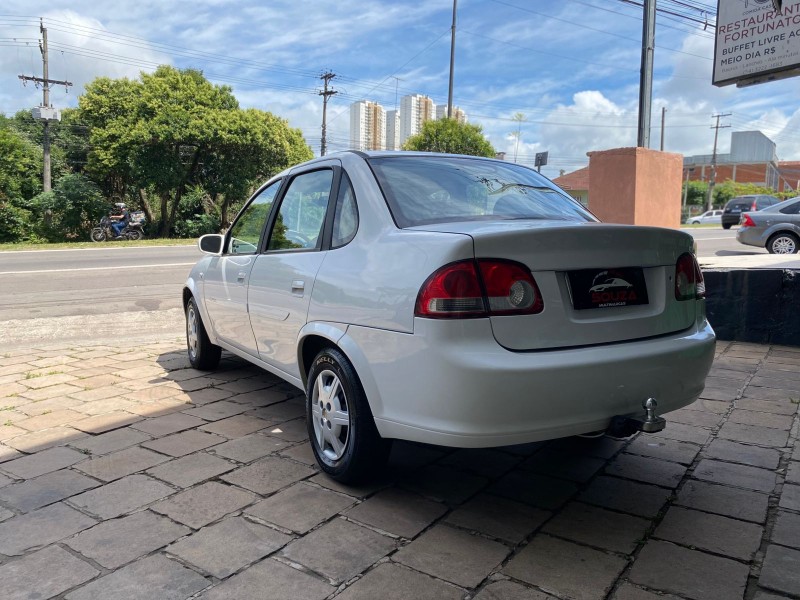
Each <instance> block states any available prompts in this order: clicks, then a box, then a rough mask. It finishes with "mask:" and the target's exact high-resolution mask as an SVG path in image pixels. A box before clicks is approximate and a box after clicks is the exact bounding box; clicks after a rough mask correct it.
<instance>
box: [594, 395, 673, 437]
mask: <svg viewBox="0 0 800 600" xmlns="http://www.w3.org/2000/svg"><path fill="white" fill-rule="evenodd" d="M657 406H658V402H656V399H655V398H648V399H647V400H645V401H644V402H642V408H644V412H645V415H644V418H641V417H624V416H616V417H614V418H612V419H611V424H610V425H609V427H608V434H609V435H611V436H613V437H629V436H631V435H633V434H634V433H636V432H637V431H643V432H645V433H656V432H657V431H661V430H662V429H664V427H665V426H666V425H667V421H666V419H664V417H659V416H656V407H657Z"/></svg>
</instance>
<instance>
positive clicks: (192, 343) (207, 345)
mask: <svg viewBox="0 0 800 600" xmlns="http://www.w3.org/2000/svg"><path fill="white" fill-rule="evenodd" d="M186 350H187V352H188V354H189V363H190V364H191V365H192V367H194V368H195V369H199V370H201V371H213V370H214V369H216V368H217V365H218V364H219V358H220V356H221V354H222V348H220V347H219V346H217V345H215V344H212V343H211V340H209V339H208V333H206V328H205V326H204V325H203V319H202V317H201V316H200V311H199V310H198V309H197V304H196V303H195V301H194V298H189V301H188V302H187V303H186Z"/></svg>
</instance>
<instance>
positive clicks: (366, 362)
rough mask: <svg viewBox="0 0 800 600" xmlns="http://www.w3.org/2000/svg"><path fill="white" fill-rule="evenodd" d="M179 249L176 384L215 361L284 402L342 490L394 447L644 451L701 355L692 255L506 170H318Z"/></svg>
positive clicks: (445, 161) (694, 382)
mask: <svg viewBox="0 0 800 600" xmlns="http://www.w3.org/2000/svg"><path fill="white" fill-rule="evenodd" d="M199 244H200V249H201V250H202V251H203V252H204V253H205V255H206V256H205V257H204V258H202V259H200V261H199V262H198V263H197V265H196V266H195V267H194V268H193V269H192V271H191V273H190V275H189V278H188V280H187V282H186V286H185V288H184V292H183V303H184V306H185V307H186V324H187V342H188V350H189V359H190V361H191V363H192V365H193V366H195V367H196V368H199V369H213V368H214V367H215V366H216V365H217V363H218V361H219V358H220V351H221V349H225V350H228V351H229V352H232V353H234V354H237V355H239V356H241V357H243V358H245V359H246V360H248V361H250V362H252V363H254V364H256V365H259V366H260V367H262V368H264V369H266V370H267V371H270V372H272V373H274V374H276V375H278V376H279V377H282V378H283V379H285V380H286V381H288V382H289V383H291V384H293V385H295V386H297V387H298V388H299V389H301V390H304V391H305V394H306V427H307V430H308V435H309V438H310V440H311V448H312V451H313V453H314V455H315V457H316V460H317V462H318V463H319V465H320V468H321V469H322V470H323V471H325V472H326V473H328V474H329V475H330V476H331V477H334V478H336V479H339V480H341V481H352V480H354V479H358V478H360V477H364V476H366V475H367V474H368V473H369V472H370V471H371V470H373V469H374V468H376V467H378V466H380V465H381V464H382V463H383V462H384V461H385V460H386V457H387V455H388V452H389V446H390V443H391V440H393V439H401V440H411V441H417V442H424V443H430V444H439V445H443V446H454V447H472V448H476V447H491V446H503V445H508V444H519V443H526V442H533V441H537V440H544V439H552V438H556V437H563V436H570V435H577V434H586V433H592V434H596V433H598V434H602V433H603V432H604V431H606V430H609V429H610V430H611V431H612V432H613V433H614V434H615V435H630V434H632V433H633V432H635V431H647V432H654V431H658V430H660V429H662V428H663V427H664V419H663V418H661V417H659V416H658V414H657V412H661V411H665V412H666V411H671V410H675V409H678V408H680V407H682V406H686V405H687V404H690V403H691V402H693V401H694V400H695V399H696V398H697V397H698V396H699V395H700V392H701V391H702V390H703V386H704V384H705V377H706V374H707V373H708V370H709V368H710V366H711V361H712V359H713V356H714V345H715V336H714V332H713V330H712V329H711V327H710V325H709V324H708V321H707V320H706V316H705V299H704V298H705V285H704V281H703V276H702V273H701V272H700V269H699V267H698V265H697V261H696V260H695V257H694V255H693V254H692V246H693V240H692V238H691V236H689V235H688V234H686V233H682V232H680V231H675V230H669V229H659V228H654V227H634V226H629V225H610V224H605V223H600V222H599V221H598V220H597V219H596V218H595V217H594V216H593V215H592V214H591V213H589V212H588V211H587V210H585V209H584V208H583V207H582V206H581V205H580V204H579V203H578V202H576V201H575V200H573V199H572V198H570V196H568V195H567V194H566V193H564V192H563V191H562V190H560V189H559V188H557V187H556V186H555V185H553V183H552V182H550V181H549V180H548V179H547V178H545V177H543V176H541V175H539V174H538V173H537V172H536V171H534V170H532V169H528V168H525V167H522V166H520V165H516V164H512V163H507V162H505V161H498V160H488V159H483V158H476V157H467V156H452V155H441V154H430V153H410V152H378V153H364V152H343V153H340V154H334V155H329V156H325V157H322V158H319V159H316V160H313V161H310V162H308V163H305V164H302V165H298V166H296V167H293V168H291V169H289V170H287V171H285V172H283V173H280V174H278V175H276V176H275V177H274V178H273V179H271V180H270V181H268V182H267V183H266V184H264V185H263V186H262V187H261V188H260V189H259V190H258V191H257V192H256V194H255V195H254V196H253V198H252V199H251V200H250V201H249V202H248V203H247V204H246V205H245V207H244V208H243V209H242V211H241V212H240V213H239V215H238V216H237V218H236V220H235V221H234V223H233V225H232V226H231V228H230V229H229V230H228V232H227V233H226V235H224V236H219V235H210V236H204V237H202V238H201V239H200V242H199ZM605 283H610V284H611V285H609V286H606V285H604V284H605ZM598 285H600V288H602V289H600V288H598V287H597V286H598Z"/></svg>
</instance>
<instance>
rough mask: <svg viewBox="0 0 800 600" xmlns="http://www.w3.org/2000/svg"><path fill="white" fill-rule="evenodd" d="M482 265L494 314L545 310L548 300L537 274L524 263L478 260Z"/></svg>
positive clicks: (482, 272)
mask: <svg viewBox="0 0 800 600" xmlns="http://www.w3.org/2000/svg"><path fill="white" fill-rule="evenodd" d="M478 268H479V269H480V272H481V277H482V278H483V285H484V287H485V289H486V299H487V300H488V304H489V312H490V313H491V314H493V315H521V314H536V313H540V312H542V309H544V301H543V300H542V295H541V294H540V293H539V287H538V286H537V285H536V281H535V280H534V279H533V275H531V272H530V271H529V270H528V269H526V268H525V267H524V266H522V265H521V264H519V263H515V262H511V261H506V260H485V259H484V260H479V261H478Z"/></svg>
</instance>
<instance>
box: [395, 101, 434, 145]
mask: <svg viewBox="0 0 800 600" xmlns="http://www.w3.org/2000/svg"><path fill="white" fill-rule="evenodd" d="M434 119H436V104H435V103H434V102H433V100H431V99H430V98H429V97H428V96H422V95H420V94H409V95H408V96H403V97H402V98H401V99H400V139H399V140H398V145H400V146H402V145H403V144H404V143H405V141H406V140H407V139H408V138H410V137H411V136H412V135H415V134H417V133H419V132H420V131H421V130H422V124H423V123H424V122H425V121H433V120H434Z"/></svg>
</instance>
